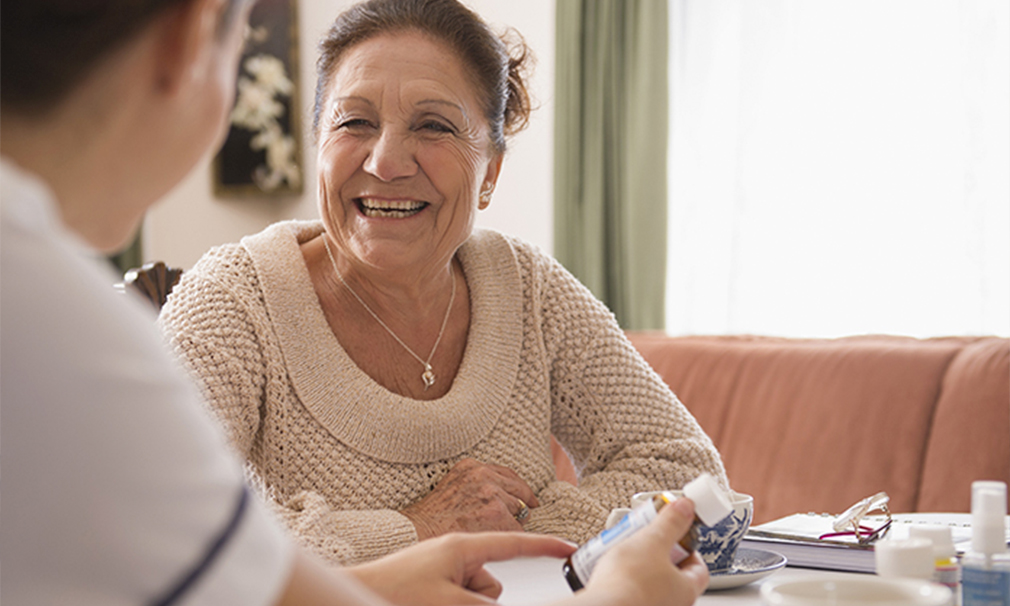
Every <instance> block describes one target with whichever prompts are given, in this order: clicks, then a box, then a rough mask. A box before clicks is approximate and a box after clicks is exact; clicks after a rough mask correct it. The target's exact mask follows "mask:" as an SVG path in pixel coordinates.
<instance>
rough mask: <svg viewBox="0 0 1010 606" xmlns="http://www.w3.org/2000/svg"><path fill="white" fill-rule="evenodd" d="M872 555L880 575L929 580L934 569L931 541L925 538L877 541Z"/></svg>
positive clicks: (931, 578)
mask: <svg viewBox="0 0 1010 606" xmlns="http://www.w3.org/2000/svg"><path fill="white" fill-rule="evenodd" d="M873 557H874V560H875V561H876V569H877V574H878V575H879V576H882V577H897V578H910V579H922V580H924V581H931V580H933V574H934V571H935V570H936V565H935V564H934V561H935V558H934V556H933V541H931V540H930V539H926V538H915V537H913V538H908V539H888V540H885V541H877V544H876V545H874V547H873Z"/></svg>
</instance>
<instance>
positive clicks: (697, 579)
mask: <svg viewBox="0 0 1010 606" xmlns="http://www.w3.org/2000/svg"><path fill="white" fill-rule="evenodd" d="M679 568H680V571H681V572H682V573H684V576H685V577H687V579H688V580H689V581H690V582H691V584H692V585H693V586H694V592H695V596H699V595H701V594H702V593H704V592H705V589H706V588H708V580H709V574H708V566H706V565H705V561H704V560H702V559H701V557H700V556H699V555H698V554H697V553H692V554H691V555H690V556H688V557H687V558H686V559H685V560H684V561H683V562H681V563H680V565H679Z"/></svg>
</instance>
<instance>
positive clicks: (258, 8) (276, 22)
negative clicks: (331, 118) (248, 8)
mask: <svg viewBox="0 0 1010 606" xmlns="http://www.w3.org/2000/svg"><path fill="white" fill-rule="evenodd" d="M297 11H298V7H297V0H259V2H257V3H256V5H255V6H254V7H253V9H252V12H251V13H250V15H249V26H248V29H247V30H246V42H245V48H244V49H243V51H242V57H241V59H240V60H239V77H238V80H237V82H236V91H235V106H234V108H233V110H232V112H231V116H230V123H229V128H228V136H227V138H226V139H225V142H224V145H222V147H221V149H220V150H219V151H218V153H217V156H216V157H215V158H214V164H213V181H214V194H215V195H216V196H219V197H258V198H264V197H265V198H272V197H286V196H295V195H299V194H301V193H302V186H303V183H304V180H305V179H304V172H303V163H302V141H301V139H302V137H301V120H300V116H299V108H300V104H299V101H298V98H299V95H298V85H299V78H298V73H299V72H298V12H297Z"/></svg>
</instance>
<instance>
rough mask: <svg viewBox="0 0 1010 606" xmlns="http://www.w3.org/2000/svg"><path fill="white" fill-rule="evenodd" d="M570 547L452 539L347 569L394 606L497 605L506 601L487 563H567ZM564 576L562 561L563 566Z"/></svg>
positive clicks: (531, 538) (506, 536) (515, 537)
mask: <svg viewBox="0 0 1010 606" xmlns="http://www.w3.org/2000/svg"><path fill="white" fill-rule="evenodd" d="M573 551H575V547H574V546H572V545H571V544H569V543H567V542H565V541H562V540H561V539H557V538H554V537H550V536H546V535H536V534H532V533H530V534H524V533H515V532H482V533H468V534H461V533H456V534H448V535H446V536H444V537H439V538H437V539H432V540H430V541H424V542H423V543H418V544H417V545H414V546H412V547H409V548H407V549H404V550H402V551H398V552H396V553H394V554H391V555H388V556H386V557H384V558H381V559H378V560H375V561H374V562H369V563H367V564H360V565H358V566H352V567H350V568H347V569H345V570H346V571H347V572H349V573H351V574H352V575H353V576H355V577H357V579H358V580H359V581H361V582H362V583H364V584H365V585H367V586H368V587H369V588H371V589H372V590H373V591H375V592H376V593H378V594H379V595H381V596H382V597H384V598H386V599H387V600H389V601H390V602H392V603H393V604H420V605H425V604H431V605H433V606H434V605H445V604H492V603H494V601H495V600H496V599H497V598H498V596H499V595H501V591H502V587H501V583H499V582H498V579H496V578H494V577H493V576H491V574H490V573H489V572H488V571H487V570H485V569H484V564H485V563H487V562H498V561H502V560H511V559H512V558H518V557H538V556H550V557H555V558H564V557H567V556H569V555H571V553H572V552H573ZM558 570H559V573H558V574H560V561H559V564H558Z"/></svg>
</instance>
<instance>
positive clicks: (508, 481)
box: [485, 463, 540, 507]
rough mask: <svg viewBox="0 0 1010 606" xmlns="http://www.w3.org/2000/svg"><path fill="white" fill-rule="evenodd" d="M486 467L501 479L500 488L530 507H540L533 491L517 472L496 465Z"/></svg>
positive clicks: (491, 464)
mask: <svg viewBox="0 0 1010 606" xmlns="http://www.w3.org/2000/svg"><path fill="white" fill-rule="evenodd" d="M485 466H486V467H487V468H488V469H489V470H491V471H493V472H494V473H495V474H497V475H498V476H499V477H500V478H501V481H500V482H499V486H501V487H502V488H504V489H505V491H506V492H508V493H509V494H512V495H515V496H516V497H518V498H520V499H522V500H523V501H524V502H525V503H526V504H527V505H528V506H530V507H539V506H540V501H539V500H537V495H536V494H535V493H534V492H533V489H532V488H530V486H529V484H527V483H526V481H525V480H523V479H522V477H520V476H519V474H517V473H516V472H515V471H513V470H511V469H509V468H508V467H505V466H504V465H496V464H494V463H486V464H485Z"/></svg>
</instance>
